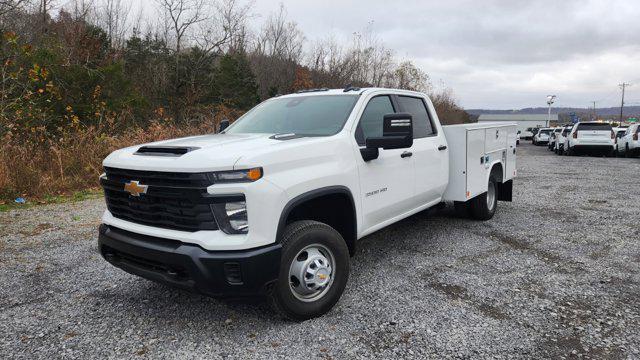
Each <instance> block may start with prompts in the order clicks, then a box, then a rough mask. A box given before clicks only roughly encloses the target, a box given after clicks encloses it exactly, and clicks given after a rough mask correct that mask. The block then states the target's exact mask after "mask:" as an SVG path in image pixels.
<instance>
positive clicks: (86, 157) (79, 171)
mask: <svg viewBox="0 0 640 360" xmlns="http://www.w3.org/2000/svg"><path fill="white" fill-rule="evenodd" d="M213 129H214V120H213V119H209V120H202V121H199V122H197V123H191V124H188V125H183V126H176V125H173V124H171V123H167V122H163V123H161V122H151V123H150V124H149V125H148V126H145V127H134V128H130V129H128V130H127V131H126V132H124V133H121V134H117V135H114V134H112V133H110V132H109V129H106V128H97V127H85V128H78V129H76V130H72V131H67V132H66V133H64V134H63V135H62V136H60V137H58V138H56V139H49V140H46V141H44V142H42V141H40V142H35V141H28V140H24V139H17V138H10V137H6V138H4V139H2V140H3V141H2V143H0V201H3V200H4V201H12V200H13V199H14V198H16V197H18V196H24V197H27V198H28V199H29V200H35V199H42V198H44V197H46V196H52V195H60V194H69V193H72V192H74V191H78V190H83V189H89V188H95V187H97V186H98V176H99V175H100V174H101V173H102V160H103V159H104V158H105V157H106V156H107V155H108V154H109V153H110V152H112V151H114V150H116V149H119V148H123V147H126V146H131V145H135V144H141V143H146V142H151V141H156V140H163V139H171V138H176V137H182V136H189V135H196V134H205V133H211V132H212V131H213Z"/></svg>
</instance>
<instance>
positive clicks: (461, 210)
mask: <svg viewBox="0 0 640 360" xmlns="http://www.w3.org/2000/svg"><path fill="white" fill-rule="evenodd" d="M453 209H454V211H455V213H456V216H458V217H461V218H464V219H466V218H469V216H470V214H469V202H468V201H454V202H453Z"/></svg>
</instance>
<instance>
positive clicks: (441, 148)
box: [438, 145, 447, 151]
mask: <svg viewBox="0 0 640 360" xmlns="http://www.w3.org/2000/svg"><path fill="white" fill-rule="evenodd" d="M442 150H447V145H440V146H438V151H442Z"/></svg>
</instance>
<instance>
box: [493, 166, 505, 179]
mask: <svg viewBox="0 0 640 360" xmlns="http://www.w3.org/2000/svg"><path fill="white" fill-rule="evenodd" d="M503 174H504V170H503V168H502V163H495V164H494V165H493V167H492V168H491V175H494V176H495V178H496V181H497V182H498V183H501V182H502V178H503Z"/></svg>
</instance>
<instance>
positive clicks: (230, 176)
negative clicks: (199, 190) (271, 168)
mask: <svg viewBox="0 0 640 360" xmlns="http://www.w3.org/2000/svg"><path fill="white" fill-rule="evenodd" d="M261 177H262V168H259V167H258V168H253V169H246V170H231V171H216V172H212V173H209V179H210V180H211V181H213V182H215V183H234V182H252V181H256V180H258V179H260V178H261Z"/></svg>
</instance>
